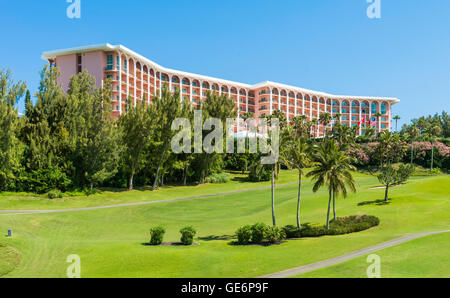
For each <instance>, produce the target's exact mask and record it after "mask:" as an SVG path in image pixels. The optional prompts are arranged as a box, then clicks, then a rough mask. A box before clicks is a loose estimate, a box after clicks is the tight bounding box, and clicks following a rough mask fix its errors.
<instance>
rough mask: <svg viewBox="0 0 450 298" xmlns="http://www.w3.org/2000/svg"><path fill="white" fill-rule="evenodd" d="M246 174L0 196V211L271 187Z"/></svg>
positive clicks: (291, 177)
mask: <svg viewBox="0 0 450 298" xmlns="http://www.w3.org/2000/svg"><path fill="white" fill-rule="evenodd" d="M246 177H247V175H242V174H238V173H232V174H230V181H229V182H228V183H226V184H204V185H195V186H194V185H193V186H165V187H161V188H160V189H159V190H157V191H150V190H149V188H140V189H137V190H134V191H126V190H118V189H114V190H111V189H105V190H103V191H101V193H99V194H96V195H92V196H89V197H87V196H75V197H64V198H63V199H54V200H49V199H48V198H47V197H46V196H45V195H40V196H37V195H33V194H27V193H21V194H17V193H0V210H52V209H71V208H84V207H93V206H104V205H114V204H120V203H134V202H147V201H159V200H168V199H176V198H183V197H191V196H200V195H205V194H214V193H224V192H232V191H237V190H245V189H253V188H260V187H267V186H270V182H259V183H251V182H246V181H245V178H246ZM297 180H298V174H297V172H296V171H282V172H281V174H280V177H279V180H278V181H277V183H278V184H285V183H292V182H296V181H297Z"/></svg>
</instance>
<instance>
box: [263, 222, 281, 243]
mask: <svg viewBox="0 0 450 298" xmlns="http://www.w3.org/2000/svg"><path fill="white" fill-rule="evenodd" d="M265 238H266V239H267V241H268V242H269V243H271V244H275V243H279V242H281V241H283V240H284V239H286V233H285V232H284V231H283V229H281V228H279V227H274V226H270V227H266V232H265Z"/></svg>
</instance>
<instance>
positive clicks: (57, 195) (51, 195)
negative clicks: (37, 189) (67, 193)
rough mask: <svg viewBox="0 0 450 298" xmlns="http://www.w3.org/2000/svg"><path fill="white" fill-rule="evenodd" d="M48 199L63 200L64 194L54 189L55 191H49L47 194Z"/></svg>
mask: <svg viewBox="0 0 450 298" xmlns="http://www.w3.org/2000/svg"><path fill="white" fill-rule="evenodd" d="M47 197H48V198H49V199H50V200H53V199H62V197H63V194H62V192H60V191H59V190H57V189H54V190H51V191H49V192H48V193H47Z"/></svg>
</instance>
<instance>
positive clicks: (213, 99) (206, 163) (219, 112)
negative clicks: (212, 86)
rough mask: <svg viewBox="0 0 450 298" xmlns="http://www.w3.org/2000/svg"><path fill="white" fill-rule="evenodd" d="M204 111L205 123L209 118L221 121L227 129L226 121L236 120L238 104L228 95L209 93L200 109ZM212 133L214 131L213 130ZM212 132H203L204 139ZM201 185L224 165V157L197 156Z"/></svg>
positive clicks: (217, 155) (210, 154)
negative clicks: (215, 170)
mask: <svg viewBox="0 0 450 298" xmlns="http://www.w3.org/2000/svg"><path fill="white" fill-rule="evenodd" d="M198 108H199V109H201V110H202V117H203V123H204V121H205V120H206V119H208V118H216V119H219V120H220V121H221V123H222V125H223V126H224V127H225V124H226V119H228V118H229V119H236V116H237V111H236V103H235V101H234V100H233V99H232V98H230V97H228V95H226V94H222V95H217V93H216V92H208V93H207V95H206V99H205V100H204V101H202V102H201V104H200V106H199V107H198ZM211 131H212V130H211ZM211 131H206V130H203V135H202V138H203V139H205V136H206V135H207V134H209V133H210V132H211ZM196 162H197V165H198V169H199V175H200V177H199V180H200V183H205V179H206V177H207V176H208V175H210V174H211V173H212V171H213V170H214V169H219V168H220V167H221V163H222V155H220V154H218V153H216V152H212V153H207V152H203V153H201V154H198V156H197V160H196Z"/></svg>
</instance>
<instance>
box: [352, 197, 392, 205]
mask: <svg viewBox="0 0 450 298" xmlns="http://www.w3.org/2000/svg"><path fill="white" fill-rule="evenodd" d="M389 204H391V199H389V200H388V201H387V202H386V201H385V200H375V201H365V202H360V203H358V206H368V205H374V206H385V205H389Z"/></svg>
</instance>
